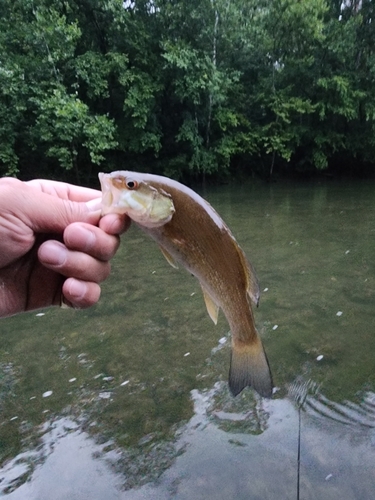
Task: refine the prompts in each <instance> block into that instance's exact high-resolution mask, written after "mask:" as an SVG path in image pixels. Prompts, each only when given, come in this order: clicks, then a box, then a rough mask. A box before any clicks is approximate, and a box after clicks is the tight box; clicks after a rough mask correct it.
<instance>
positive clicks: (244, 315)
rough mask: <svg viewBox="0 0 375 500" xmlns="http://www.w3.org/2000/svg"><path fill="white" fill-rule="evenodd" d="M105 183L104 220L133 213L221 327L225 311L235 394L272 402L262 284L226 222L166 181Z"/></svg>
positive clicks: (131, 175)
mask: <svg viewBox="0 0 375 500" xmlns="http://www.w3.org/2000/svg"><path fill="white" fill-rule="evenodd" d="M100 180H101V184H102V191H103V214H105V213H110V212H111V211H112V212H117V213H127V214H128V216H129V217H130V218H131V219H132V220H133V221H134V222H135V223H136V224H137V225H138V226H139V227H140V228H141V229H142V230H143V231H144V232H146V233H147V234H148V235H149V236H151V237H152V238H153V239H154V240H155V241H156V242H157V243H158V244H159V246H160V247H161V250H162V251H163V253H164V255H165V256H166V258H167V260H168V261H169V262H170V264H172V265H175V263H178V264H180V265H182V266H183V267H185V268H186V269H187V270H188V271H189V272H190V273H191V274H193V275H194V276H196V278H197V279H198V280H199V282H200V284H201V286H202V290H203V294H204V298H205V301H206V305H207V309H208V312H209V314H210V316H211V318H212V319H213V321H214V322H215V323H216V320H217V313H218V310H219V308H221V309H222V311H223V313H224V315H225V317H226V318H227V321H228V323H229V326H230V329H231V333H232V354H231V366H230V372H229V387H230V390H231V392H232V393H233V394H234V395H237V394H239V393H240V392H241V391H242V389H243V388H244V387H246V386H247V385H249V386H252V387H253V388H254V389H255V390H256V391H257V392H258V393H259V394H261V395H262V396H266V397H270V396H271V395H272V387H273V384H272V377H271V373H270V369H269V364H268V360H267V357H266V354H265V352H264V349H263V345H262V342H261V339H260V337H259V334H258V332H257V330H256V327H255V323H254V316H253V312H252V308H251V304H250V300H249V298H250V297H251V299H252V300H253V301H254V302H255V303H256V304H257V303H258V301H259V287H258V282H257V279H256V276H255V273H254V270H253V268H252V266H251V264H250V263H249V262H248V260H247V258H246V256H245V254H244V253H243V251H242V249H241V248H240V247H239V245H238V243H237V242H236V240H235V238H234V236H233V235H232V233H231V231H230V229H229V228H228V226H227V225H226V224H225V223H224V221H223V220H222V219H221V217H220V216H219V215H218V214H217V212H216V211H215V210H214V209H213V208H212V207H211V205H210V204H209V203H208V202H206V201H205V200H204V199H203V198H202V197H200V196H199V195H198V194H197V193H195V192H194V191H193V190H191V189H189V188H188V187H186V186H184V185H183V184H180V183H178V182H177V181H174V180H172V179H169V178H166V177H162V176H156V175H152V174H142V173H137V172H127V171H118V172H112V173H111V174H100ZM132 193H134V194H133V195H132Z"/></svg>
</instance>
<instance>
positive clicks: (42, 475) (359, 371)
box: [0, 182, 375, 500]
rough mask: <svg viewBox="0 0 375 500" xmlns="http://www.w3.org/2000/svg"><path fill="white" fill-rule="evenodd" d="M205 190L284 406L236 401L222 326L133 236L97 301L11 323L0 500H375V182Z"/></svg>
mask: <svg viewBox="0 0 375 500" xmlns="http://www.w3.org/2000/svg"><path fill="white" fill-rule="evenodd" d="M204 196H205V197H206V198H207V199H208V200H209V201H210V202H211V203H212V205H213V206H214V207H215V208H216V209H217V210H218V211H219V213H220V214H221V215H222V217H223V218H224V220H225V221H226V222H227V223H228V225H229V226H230V227H231V229H232V231H233V233H234V234H235V235H236V237H237V239H238V241H239V243H240V244H241V246H242V247H243V249H244V250H245V252H246V253H247V255H248V257H249V258H250V260H251V261H252V263H253V265H254V266H255V268H256V270H257V274H258V277H259V280H260V283H261V290H262V296H261V302H260V307H259V309H258V310H256V311H255V317H256V323H257V326H258V330H259V331H260V333H261V335H262V338H263V341H264V345H265V348H266V350H267V354H268V357H269V360H270V364H271V367H272V370H273V375H274V380H275V383H276V385H277V388H278V390H277V392H276V393H275V396H274V398H273V400H271V401H266V400H261V399H260V398H258V397H257V396H256V395H254V394H253V392H252V391H251V390H246V391H244V392H243V393H242V394H241V395H240V396H239V397H237V398H235V399H234V398H232V397H231V396H230V395H229V393H228V389H227V383H226V379H227V373H228V368H229V344H230V341H229V332H228V326H227V323H226V321H225V318H224V316H223V315H221V316H220V317H219V322H218V325H217V326H214V325H213V323H212V322H211V320H210V319H209V317H208V315H207V313H206V310H205V306H204V303H203V299H202V297H201V291H200V287H199V284H198V282H197V281H196V280H195V278H193V277H191V276H190V275H189V274H188V273H186V272H185V271H184V270H183V269H181V270H174V269H172V268H171V267H170V266H169V265H168V264H167V262H166V261H165V259H164V257H163V256H162V255H161V253H160V252H159V250H158V248H157V246H156V245H155V243H154V242H152V241H151V240H149V239H148V238H147V237H146V236H145V235H144V234H143V233H141V232H140V231H139V230H138V229H137V228H136V227H133V228H131V230H130V231H129V232H128V233H127V234H126V235H125V236H124V237H123V244H122V248H121V250H120V252H119V254H118V256H117V257H116V258H115V260H114V262H113V274H112V277H111V278H110V279H109V280H108V281H107V282H106V283H105V284H104V286H103V294H102V299H101V301H100V304H98V306H96V307H94V308H92V309H90V310H88V311H70V310H58V309H49V310H45V311H41V312H40V313H31V314H26V315H21V316H17V317H14V318H9V319H5V320H1V322H0V462H1V464H2V468H1V469H0V495H1V494H3V495H7V498H9V500H23V499H25V500H26V499H27V500H44V499H45V500H47V499H48V500H50V499H53V500H60V499H61V500H62V499H66V498H69V499H70V500H75V499H77V500H78V499H79V500H81V499H87V498H90V499H92V500H115V499H116V500H117V499H118V500H140V499H160V500H167V499H178V500H185V499H186V500H188V499H202V500H203V499H204V500H210V499H215V500H217V499H225V500H227V499H230V498H236V499H244V500H245V499H248V498H251V499H262V500H264V499H280V498H288V499H289V498H297V495H298V493H297V491H298V486H299V495H300V498H301V499H302V498H303V499H315V498H324V499H358V498H361V499H365V500H366V499H370V498H373V491H374V488H375V467H374V463H375V307H374V305H375V304H374V300H375V263H374V262H375V260H374V255H375V252H374V249H375V184H374V183H370V182H363V183H362V182H352V183H328V184H325V183H322V184H316V185H311V184H298V185H296V184H292V185H291V184H275V185H263V184H248V185H242V186H237V187H229V186H225V187H220V188H216V189H210V190H208V191H207V192H205V193H204ZM298 457H299V458H300V460H299V463H298ZM298 477H299V479H298Z"/></svg>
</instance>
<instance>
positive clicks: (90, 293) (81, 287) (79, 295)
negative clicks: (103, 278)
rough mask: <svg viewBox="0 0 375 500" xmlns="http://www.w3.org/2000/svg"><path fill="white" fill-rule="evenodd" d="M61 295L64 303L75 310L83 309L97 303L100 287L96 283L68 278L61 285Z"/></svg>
mask: <svg viewBox="0 0 375 500" xmlns="http://www.w3.org/2000/svg"><path fill="white" fill-rule="evenodd" d="M62 293H63V296H64V299H65V300H64V302H68V303H69V304H71V305H72V306H73V307H75V308H78V309H84V308H86V307H90V306H92V305H94V304H96V303H97V302H98V300H99V298H100V286H99V285H98V284H97V283H93V282H89V281H81V280H77V279H75V278H68V279H67V280H65V282H64V284H63V287H62Z"/></svg>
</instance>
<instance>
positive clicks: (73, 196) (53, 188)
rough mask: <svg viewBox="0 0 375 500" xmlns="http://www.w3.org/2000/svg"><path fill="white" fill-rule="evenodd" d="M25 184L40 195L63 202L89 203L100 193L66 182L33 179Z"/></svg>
mask: <svg viewBox="0 0 375 500" xmlns="http://www.w3.org/2000/svg"><path fill="white" fill-rule="evenodd" d="M25 184H28V185H29V186H33V187H35V188H37V189H39V190H40V191H41V192H42V193H46V194H49V195H52V196H57V197H58V198H61V199H63V200H70V201H90V200H93V199H95V198H100V197H101V195H102V194H101V191H98V190H97V189H90V188H85V187H81V186H75V185H74V184H68V183H66V182H58V181H50V180H45V179H33V180H32V181H28V182H26V183H25Z"/></svg>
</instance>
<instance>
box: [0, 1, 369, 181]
mask: <svg viewBox="0 0 375 500" xmlns="http://www.w3.org/2000/svg"><path fill="white" fill-rule="evenodd" d="M373 18H374V2H373V1H372V0H363V1H362V2H355V1H353V2H345V3H343V2H339V1H336V0H305V1H298V2H297V1H295V0H247V1H246V2H244V1H243V0H231V2H228V1H227V0H189V1H188V0H173V1H172V0H154V1H153V2H149V1H147V0H134V1H132V2H125V3H124V2H122V0H75V1H74V2H73V1H72V0H57V1H56V0H55V1H52V0H22V1H21V0H13V1H10V0H3V1H2V16H1V18H0V174H2V175H4V174H5V175H19V176H21V177H22V176H33V175H49V176H51V177H61V176H64V175H65V176H66V175H69V173H68V174H66V172H67V171H68V172H70V171H72V170H73V172H74V175H75V178H76V180H77V181H81V180H83V179H85V181H89V180H90V176H91V172H92V175H94V174H95V171H96V168H97V167H96V166H97V165H99V164H101V163H102V164H103V163H104V164H105V163H106V162H107V163H108V165H107V167H106V168H108V169H110V168H123V166H124V165H126V164H127V163H128V164H131V165H135V166H137V168H141V169H144V170H145V169H153V170H158V171H160V172H162V173H166V174H168V175H171V176H174V177H189V176H202V175H206V174H208V175H218V174H220V175H225V174H226V173H228V172H233V171H235V169H236V168H237V166H241V168H242V167H243V165H246V169H247V171H249V170H250V169H252V168H254V169H256V170H257V171H258V172H259V171H262V174H263V175H269V174H270V173H272V172H273V171H275V170H277V169H278V168H281V167H282V168H283V169H288V170H291V171H294V170H296V169H297V170H305V169H308V170H309V169H310V170H311V169H318V170H320V169H324V168H327V167H329V166H330V165H331V164H332V162H333V161H336V162H337V161H339V160H340V159H342V158H345V159H346V161H349V160H350V159H355V160H356V161H357V162H361V161H362V162H367V163H369V164H370V163H371V164H373V163H374V160H373V158H374V157H375V139H374V137H375V93H374V92H373V88H374V82H375V49H374V47H375V28H374V23H373ZM143 163H144V165H143ZM101 168H103V166H102V167H101Z"/></svg>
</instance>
